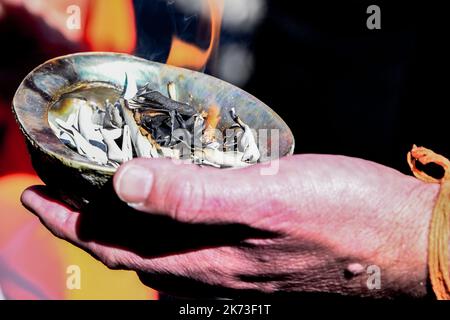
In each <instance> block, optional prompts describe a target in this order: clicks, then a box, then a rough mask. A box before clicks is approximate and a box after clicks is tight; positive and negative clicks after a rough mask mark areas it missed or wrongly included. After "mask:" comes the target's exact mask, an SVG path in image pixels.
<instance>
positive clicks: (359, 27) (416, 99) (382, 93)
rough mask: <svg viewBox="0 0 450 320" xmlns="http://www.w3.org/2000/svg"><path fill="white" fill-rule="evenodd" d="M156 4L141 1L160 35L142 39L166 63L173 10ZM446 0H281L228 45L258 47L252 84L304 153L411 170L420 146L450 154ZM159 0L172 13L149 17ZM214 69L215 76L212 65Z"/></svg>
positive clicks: (226, 36)
mask: <svg viewBox="0 0 450 320" xmlns="http://www.w3.org/2000/svg"><path fill="white" fill-rule="evenodd" d="M151 2H152V1H150V2H148V1H142V0H136V1H135V3H136V5H137V7H139V8H140V15H139V14H138V17H137V18H138V19H137V21H138V26H139V30H140V35H141V36H140V38H145V37H147V38H151V39H152V41H153V42H152V41H144V42H141V43H140V45H139V46H138V50H137V54H138V55H141V56H148V55H149V52H151V53H152V54H153V56H152V58H153V59H154V60H160V61H164V59H165V57H166V54H167V52H168V48H169V45H170V41H169V43H166V44H165V42H167V39H168V38H169V37H168V36H167V34H165V32H163V31H162V30H166V32H168V33H169V34H170V32H172V31H173V30H170V23H168V22H167V21H169V19H168V16H169V15H170V14H169V13H164V12H165V11H164V9H163V8H162V7H163V4H162V3H161V1H156V3H158V2H159V4H155V2H153V4H151ZM443 3H444V2H437V1H436V2H422V3H413V2H411V1H322V0H319V1H280V0H271V1H268V8H267V14H266V16H265V18H264V19H263V21H262V23H261V24H260V25H259V26H258V27H257V28H256V29H255V30H253V31H252V32H251V33H250V34H245V35H244V36H242V34H239V35H236V34H233V33H230V32H227V31H226V30H225V31H223V32H222V43H226V42H227V41H238V42H241V43H242V42H245V45H246V46H247V47H248V48H249V49H250V50H251V52H252V53H253V56H254V58H255V67H254V71H253V74H252V76H251V78H250V80H249V81H248V82H247V83H246V84H245V85H243V89H244V90H246V91H248V92H250V93H252V94H253V95H255V96H256V97H258V98H259V99H260V100H262V101H263V102H265V103H266V104H268V105H269V106H270V107H271V108H273V109H274V110H275V111H276V112H277V113H279V114H280V116H281V117H282V118H283V119H284V120H285V121H286V122H287V123H288V125H289V126H290V128H291V129H292V131H293V133H294V136H295V138H296V153H329V154H343V155H349V156H355V157H361V158H364V159H369V160H373V161H376V162H379V163H382V164H385V165H388V166H391V167H394V168H396V169H399V170H401V171H403V172H405V173H407V172H409V168H408V166H407V164H406V161H405V158H406V153H407V151H409V150H410V148H411V146H412V144H413V143H415V144H418V145H423V146H426V147H429V148H432V149H434V150H435V151H436V152H438V153H442V154H446V155H448V156H450V144H449V134H448V132H449V125H448V119H449V118H448V116H447V110H448V95H447V93H448V92H449V90H448V87H449V83H448V82H449V81H448V74H449V62H448V59H449V57H450V55H449V50H448V43H449V42H450V39H449V29H450V28H449V22H448V20H449V19H448V11H447V10H446V8H445V7H443ZM372 4H376V5H378V6H379V7H380V8H381V30H369V29H368V28H367V27H366V20H367V18H368V17H369V14H367V13H366V10H367V7H368V6H369V5H372ZM155 6H159V12H162V13H160V14H157V15H154V16H152V18H151V19H148V17H149V16H148V15H147V13H146V10H147V11H151V10H152V8H154V7H155ZM161 9H162V10H161ZM153 12H154V11H153ZM161 26H163V27H161ZM167 30H168V31H167ZM161 34H163V35H162V36H161V41H160V42H158V41H156V43H155V39H158V35H159V36H160V35H161ZM185 34H187V35H189V34H190V33H189V32H187V33H185ZM146 44H147V45H146ZM155 48H158V50H155ZM161 48H162V49H161ZM206 72H209V73H212V74H213V75H214V74H215V72H214V68H212V67H211V66H209V68H207V69H206Z"/></svg>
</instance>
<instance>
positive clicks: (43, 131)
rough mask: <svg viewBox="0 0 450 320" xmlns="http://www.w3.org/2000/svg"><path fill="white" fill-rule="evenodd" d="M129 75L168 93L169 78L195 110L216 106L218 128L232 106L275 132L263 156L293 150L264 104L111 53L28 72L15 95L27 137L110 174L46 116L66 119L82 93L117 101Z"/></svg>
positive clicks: (67, 160)
mask: <svg viewBox="0 0 450 320" xmlns="http://www.w3.org/2000/svg"><path fill="white" fill-rule="evenodd" d="M126 73H127V74H132V75H133V77H134V79H136V82H137V85H138V87H140V86H143V85H145V84H146V83H150V84H151V86H152V87H153V88H155V89H156V90H158V91H160V92H161V93H164V94H165V93H166V90H167V83H168V82H170V81H172V82H174V83H175V84H176V87H177V92H178V99H179V101H180V102H189V103H190V104H191V105H193V106H194V107H195V108H197V109H198V110H203V109H205V108H208V106H211V105H217V106H219V107H220V115H221V120H220V122H219V125H218V129H220V130H223V129H225V128H228V127H230V126H231V125H233V123H234V122H233V120H232V118H231V116H230V112H229V111H230V109H231V108H233V107H234V108H235V109H236V112H237V114H238V115H239V116H240V117H241V119H242V120H243V121H244V122H246V123H247V124H248V125H249V126H250V127H251V128H252V129H255V130H256V131H258V130H259V129H266V130H268V132H269V136H270V130H271V129H276V130H277V131H278V132H279V146H278V147H279V152H278V153H274V152H272V150H271V148H272V145H271V141H272V140H271V139H267V143H264V144H263V145H261V144H260V145H258V147H259V148H260V150H261V154H262V159H261V160H262V161H267V160H269V159H271V158H273V157H274V155H275V157H282V156H286V155H289V154H292V152H293V149H294V138H293V135H292V133H291V130H290V129H289V128H288V126H287V125H286V124H285V122H284V121H283V120H282V119H281V118H280V117H279V116H278V115H277V114H276V113H275V112H274V111H273V110H272V109H270V108H269V107H268V106H266V105H265V104H264V103H262V102H261V101H259V100H258V99H257V98H255V97H253V96H252V95H250V94H248V93H247V92H245V91H243V90H241V89H239V88H237V87H235V86H233V85H231V84H229V83H226V82H224V81H221V80H219V79H216V78H214V77H211V76H208V75H205V74H203V73H199V72H194V71H191V70H187V69H183V68H177V67H173V66H169V65H165V64H160V63H155V62H151V61H147V60H144V59H141V58H137V57H135V56H131V55H126V54H115V53H81V54H73V55H69V56H63V57H59V58H55V59H53V60H50V61H48V62H46V63H44V64H42V65H41V66H39V67H37V68H36V69H35V70H34V71H32V72H31V73H30V74H29V75H28V76H27V77H26V78H25V79H24V81H23V82H22V84H21V85H20V87H19V88H18V90H17V93H16V95H15V97H14V101H13V108H14V112H15V113H16V116H17V120H18V122H19V125H20V127H21V129H22V131H23V133H24V134H25V136H26V138H27V140H28V142H29V143H30V144H31V145H32V146H33V147H32V148H37V149H39V150H40V151H41V152H43V153H44V154H47V155H49V156H50V157H52V158H55V159H59V160H60V161H61V162H63V163H64V164H65V165H67V166H71V167H74V168H88V169H91V170H97V171H99V172H103V173H105V174H106V173H109V174H112V173H113V172H114V169H113V168H105V167H102V166H100V165H97V164H95V163H92V162H90V161H89V160H88V159H86V158H85V157H83V156H81V155H79V154H78V153H76V152H75V151H73V150H72V149H70V148H68V147H67V146H65V145H64V144H63V143H62V142H61V141H60V140H59V139H58V138H57V137H56V136H55V134H54V133H53V131H52V130H51V128H50V126H49V121H50V122H52V121H53V120H54V118H61V119H63V120H64V119H66V118H67V115H68V114H69V113H70V112H71V107H72V106H71V105H70V103H66V101H70V99H67V98H70V97H83V98H87V99H88V100H90V101H94V102H98V104H99V105H102V104H103V102H104V101H105V100H106V99H109V100H110V101H114V100H116V99H117V98H118V97H119V96H120V94H121V92H122V91H123V86H124V83H125V74H126Z"/></svg>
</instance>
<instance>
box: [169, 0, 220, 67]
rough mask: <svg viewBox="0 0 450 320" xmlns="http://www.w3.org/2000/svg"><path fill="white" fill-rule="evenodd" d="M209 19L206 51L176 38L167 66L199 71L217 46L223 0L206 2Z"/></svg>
mask: <svg viewBox="0 0 450 320" xmlns="http://www.w3.org/2000/svg"><path fill="white" fill-rule="evenodd" d="M206 1H207V4H208V7H209V16H210V19H211V40H210V42H209V46H208V49H206V50H203V49H201V48H199V47H197V46H195V45H193V44H191V43H187V42H185V41H183V40H181V39H180V38H178V37H177V36H174V37H173V38H172V46H171V48H170V52H169V57H168V58H167V64H170V65H173V66H177V67H184V68H189V69H193V70H201V69H203V67H204V66H205V65H206V63H207V62H208V59H209V58H210V56H211V54H212V52H213V51H214V49H215V48H216V46H217V43H218V41H219V35H220V27H221V23H222V10H223V1H224V0H206Z"/></svg>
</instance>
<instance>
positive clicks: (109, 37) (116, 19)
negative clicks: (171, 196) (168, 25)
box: [0, 0, 157, 299]
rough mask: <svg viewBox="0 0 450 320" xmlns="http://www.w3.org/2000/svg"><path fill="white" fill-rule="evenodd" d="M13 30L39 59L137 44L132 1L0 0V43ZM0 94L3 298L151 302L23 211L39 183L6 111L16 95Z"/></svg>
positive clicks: (30, 64) (136, 284)
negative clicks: (75, 272) (73, 285)
mask: <svg viewBox="0 0 450 320" xmlns="http://www.w3.org/2000/svg"><path fill="white" fill-rule="evenodd" d="M78 9H79V11H78ZM77 18H80V19H79V22H80V25H79V28H76V27H75V28H70V27H68V19H75V20H72V22H74V21H75V23H76V22H77V21H76V19H77ZM75 25H76V24H75ZM2 29H3V30H2ZM43 30H52V32H43ZM53 30H54V31H55V32H53ZM2 32H3V33H2ZM11 32H12V33H13V34H14V41H15V40H17V41H25V44H26V45H30V46H31V44H30V43H32V44H33V45H34V46H35V47H44V48H45V49H46V50H47V51H46V50H40V51H39V52H40V54H41V55H40V56H39V57H38V58H36V59H37V60H39V59H49V58H52V55H53V56H57V55H60V54H67V53H71V52H75V51H89V50H92V51H116V52H126V53H131V52H133V50H134V47H135V43H136V30H135V22H134V11H133V3H132V0H95V1H88V0H45V1H42V0H0V34H1V35H2V37H3V39H1V40H2V41H8V40H7V39H5V36H6V38H8V37H9V35H11ZM11 37H13V36H11ZM34 41H35V42H34ZM35 43H36V44H35ZM19 47H20V46H19ZM15 48H16V46H14V45H12V46H11V48H8V49H7V50H14V49H15ZM33 48H34V47H33ZM48 48H49V49H48ZM5 50H6V49H5ZM16 51H17V52H10V53H9V56H13V57H15V56H17V59H19V58H20V57H22V56H25V58H23V59H22V60H21V61H14V63H13V65H14V64H18V65H19V64H20V65H21V67H23V68H24V70H25V69H27V70H28V71H30V70H32V69H33V68H34V67H35V66H36V62H35V61H34V60H33V54H34V53H33V52H32V51H31V52H29V53H27V52H23V51H24V50H16ZM26 54H29V56H30V57H31V58H28V56H27V55H26ZM34 57H36V55H35V56H34ZM44 61H45V60H43V61H40V62H44ZM7 64H8V62H6V63H2V64H1V69H0V75H1V81H2V83H3V82H4V83H8V82H13V85H15V86H16V87H17V86H18V84H19V83H18V82H17V83H16V81H17V79H16V76H17V75H16V73H15V72H14V70H12V72H10V73H8V70H7V69H8V66H7ZM5 65H6V66H5ZM17 74H20V72H19V71H18V72H17ZM21 76H23V74H22V75H21ZM5 91H6V92H5ZM0 93H1V98H0V138H1V143H0V299H1V298H6V299H156V298H157V294H156V292H154V291H152V290H151V289H149V288H147V287H145V286H143V285H142V284H141V283H140V281H139V280H138V278H137V276H136V275H135V273H134V272H127V271H112V270H109V269H107V268H106V267H105V266H103V265H102V264H101V263H99V262H97V261H96V260H94V259H93V258H92V257H91V256H89V255H88V254H87V253H85V252H84V251H82V250H80V249H78V248H76V247H74V246H72V245H71V244H69V243H67V242H65V241H62V240H59V239H57V238H55V237H54V236H52V235H51V234H50V233H49V232H48V231H47V230H46V229H45V228H44V227H43V226H42V225H41V224H40V223H39V221H38V219H37V218H36V217H34V216H33V215H32V214H30V213H29V212H27V211H26V209H24V208H23V207H22V205H21V203H20V200H19V199H20V195H21V192H22V191H23V190H24V189H25V188H26V187H28V186H30V185H34V184H40V183H41V182H40V180H39V179H38V178H37V176H36V175H35V174H34V171H33V169H32V167H31V163H30V161H29V157H28V154H27V151H26V148H25V144H24V139H23V137H22V136H21V134H20V132H19V129H18V126H17V125H16V123H15V119H14V118H13V115H12V113H11V109H10V101H11V100H10V99H11V98H12V95H13V94H14V92H13V91H12V90H9V89H6V87H5V86H3V85H2V87H0ZM70 266H78V267H79V268H80V269H79V270H80V271H81V273H80V280H81V282H80V283H81V288H80V289H70V288H68V286H67V285H66V282H67V279H68V277H69V276H70ZM68 272H69V273H68ZM69 287H70V286H69Z"/></svg>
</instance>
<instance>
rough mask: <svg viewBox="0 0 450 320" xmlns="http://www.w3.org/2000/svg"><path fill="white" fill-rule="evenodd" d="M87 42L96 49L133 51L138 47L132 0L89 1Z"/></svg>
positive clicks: (92, 48)
mask: <svg viewBox="0 0 450 320" xmlns="http://www.w3.org/2000/svg"><path fill="white" fill-rule="evenodd" d="M89 5H90V6H89V10H88V14H89V16H88V19H87V22H86V30H85V38H86V42H87V43H88V45H89V46H90V48H91V50H94V51H115V52H124V53H131V52H133V51H134V49H135V47H136V37H137V36H136V24H135V16H134V8H133V1H132V0H95V1H90V2H89Z"/></svg>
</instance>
